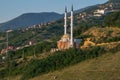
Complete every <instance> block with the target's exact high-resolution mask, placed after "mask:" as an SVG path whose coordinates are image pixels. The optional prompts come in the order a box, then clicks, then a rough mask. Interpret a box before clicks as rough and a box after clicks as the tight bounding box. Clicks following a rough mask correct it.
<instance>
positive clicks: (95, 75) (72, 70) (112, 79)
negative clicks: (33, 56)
mask: <svg viewBox="0 0 120 80" xmlns="http://www.w3.org/2000/svg"><path fill="white" fill-rule="evenodd" d="M55 77H56V79H55V80H120V52H117V53H114V54H113V53H112V54H111V53H107V54H105V55H102V56H101V57H98V58H94V59H90V60H86V61H84V62H81V63H78V64H76V65H74V66H70V67H66V68H64V69H62V70H57V71H55V72H50V73H48V74H45V75H41V76H38V77H35V78H33V79H30V80H54V78H55Z"/></svg>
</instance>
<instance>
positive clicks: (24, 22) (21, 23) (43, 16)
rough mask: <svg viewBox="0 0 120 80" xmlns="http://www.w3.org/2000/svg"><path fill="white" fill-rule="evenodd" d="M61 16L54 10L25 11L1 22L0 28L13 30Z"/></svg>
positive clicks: (54, 19)
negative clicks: (40, 11)
mask: <svg viewBox="0 0 120 80" xmlns="http://www.w3.org/2000/svg"><path fill="white" fill-rule="evenodd" d="M62 17H63V15H61V14H58V13H55V12H42V13H25V14H22V15H20V16H18V17H16V18H14V19H12V20H10V21H8V22H5V23H1V24H0V30H9V29H13V30H15V29H19V28H26V27H28V26H33V25H37V24H46V23H48V22H52V21H56V20H58V19H61V18H62Z"/></svg>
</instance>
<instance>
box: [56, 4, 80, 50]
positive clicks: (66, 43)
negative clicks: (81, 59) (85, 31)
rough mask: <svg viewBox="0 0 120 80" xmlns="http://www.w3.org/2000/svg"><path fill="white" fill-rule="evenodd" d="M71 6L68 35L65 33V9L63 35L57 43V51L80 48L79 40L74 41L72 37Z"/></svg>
mask: <svg viewBox="0 0 120 80" xmlns="http://www.w3.org/2000/svg"><path fill="white" fill-rule="evenodd" d="M73 13H74V11H73V6H72V7H71V16H70V34H68V33H67V27H68V26H67V8H66V7H65V13H64V35H63V36H62V37H61V39H60V40H59V41H57V47H58V50H65V49H69V48H73V47H75V48H80V45H79V44H80V41H81V40H80V39H74V36H73V22H74V19H73Z"/></svg>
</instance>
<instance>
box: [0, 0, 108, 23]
mask: <svg viewBox="0 0 120 80" xmlns="http://www.w3.org/2000/svg"><path fill="white" fill-rule="evenodd" d="M106 1H108V0H0V23H2V22H6V21H8V20H11V19H13V18H15V17H17V16H19V15H21V14H23V13H29V12H35V13H39V12H53V11H54V12H58V13H63V12H64V7H65V5H66V6H67V7H68V10H70V8H71V5H72V4H73V5H74V9H75V10H77V9H80V8H84V7H86V6H90V5H95V4H101V3H104V2H106Z"/></svg>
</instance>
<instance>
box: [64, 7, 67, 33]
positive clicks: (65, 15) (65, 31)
mask: <svg viewBox="0 0 120 80" xmlns="http://www.w3.org/2000/svg"><path fill="white" fill-rule="evenodd" d="M66 34H67V7H66V6H65V14H64V35H66Z"/></svg>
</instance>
